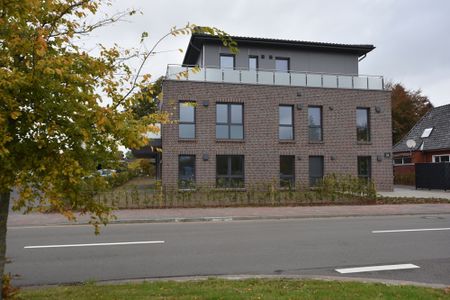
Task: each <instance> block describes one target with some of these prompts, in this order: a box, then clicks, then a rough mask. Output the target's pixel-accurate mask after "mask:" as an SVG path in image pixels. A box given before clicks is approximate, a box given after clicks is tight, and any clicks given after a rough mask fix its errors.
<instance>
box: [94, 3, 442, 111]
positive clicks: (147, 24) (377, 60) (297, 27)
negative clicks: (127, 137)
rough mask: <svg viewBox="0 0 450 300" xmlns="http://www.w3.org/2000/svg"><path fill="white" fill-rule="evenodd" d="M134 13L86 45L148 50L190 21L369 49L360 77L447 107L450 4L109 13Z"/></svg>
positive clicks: (156, 66) (154, 6) (176, 7)
mask: <svg viewBox="0 0 450 300" xmlns="http://www.w3.org/2000/svg"><path fill="white" fill-rule="evenodd" d="M127 8H133V9H138V10H140V11H142V12H143V15H135V16H132V17H130V18H128V21H127V22H120V23H118V24H115V25H113V26H110V27H108V28H105V29H101V30H99V31H96V32H95V34H94V35H93V36H92V37H91V38H90V39H89V41H88V42H87V44H86V47H88V48H93V47H94V46H93V45H94V44H95V43H97V42H101V43H106V44H111V43H114V42H115V43H117V44H119V45H120V46H122V47H136V46H138V43H139V39H140V35H141V33H142V32H143V31H147V32H149V34H150V38H149V40H148V41H147V42H146V45H147V46H148V47H149V46H151V44H152V42H154V41H155V40H156V39H158V38H159V37H161V36H162V35H164V34H165V33H166V32H167V31H168V30H169V29H170V27H172V26H175V25H176V26H183V25H185V24H186V23H187V22H190V23H195V24H198V25H207V26H215V27H218V28H220V29H222V30H224V31H226V32H227V33H229V34H231V35H238V36H252V37H266V38H280V39H293V40H307V41H320V42H335V43H355V44H373V45H375V47H376V49H375V50H373V51H372V52H370V53H369V54H368V55H367V57H366V58H365V59H364V60H363V61H362V62H361V63H360V74H369V75H383V76H384V77H385V79H386V80H388V81H393V82H401V83H403V84H404V85H405V86H406V87H407V88H408V89H414V90H416V89H421V90H422V93H423V94H424V95H426V96H428V97H429V99H430V100H431V102H432V103H433V104H434V105H435V106H439V105H443V104H449V103H450V1H448V0H434V1H425V0H423V1H417V0H390V1H389V0H354V1H350V0H348V1H344V0H341V1H336V0H329V1H327V0H320V1H318V0H314V1H311V0H309V1H301V0H298V1H295V0H277V1H262V0H239V1H238V0H227V1H214V0H191V1H183V0H172V1H171V0H140V1H139V0H126V1H125V0H115V1H113V5H112V6H111V7H110V8H108V9H107V10H102V11H104V12H105V11H107V12H108V13H112V12H118V11H123V10H124V9H127ZM188 39H189V37H177V38H171V39H169V40H167V41H165V42H164V43H163V44H162V45H161V47H160V48H159V49H157V50H159V51H168V52H163V53H160V54H157V55H155V56H154V57H152V60H151V61H149V63H148V65H147V66H146V71H147V72H150V73H152V74H153V75H154V76H159V75H162V74H164V72H165V68H166V65H167V64H170V63H174V64H180V63H181V62H182V59H183V54H181V53H179V52H178V51H177V49H178V48H183V49H186V46H187V43H188Z"/></svg>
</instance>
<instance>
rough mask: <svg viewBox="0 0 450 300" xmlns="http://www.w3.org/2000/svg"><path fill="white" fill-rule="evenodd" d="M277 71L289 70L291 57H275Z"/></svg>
mask: <svg viewBox="0 0 450 300" xmlns="http://www.w3.org/2000/svg"><path fill="white" fill-rule="evenodd" d="M275 71H277V72H289V58H280V57H277V58H276V59H275Z"/></svg>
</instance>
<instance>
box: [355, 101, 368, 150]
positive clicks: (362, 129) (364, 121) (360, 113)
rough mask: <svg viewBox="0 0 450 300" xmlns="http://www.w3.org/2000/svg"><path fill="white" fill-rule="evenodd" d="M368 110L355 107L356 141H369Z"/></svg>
mask: <svg viewBox="0 0 450 300" xmlns="http://www.w3.org/2000/svg"><path fill="white" fill-rule="evenodd" d="M369 117H370V110H369V109H368V108H357V109H356V137H357V139H358V142H370V118H369Z"/></svg>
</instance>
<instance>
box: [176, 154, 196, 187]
mask: <svg viewBox="0 0 450 300" xmlns="http://www.w3.org/2000/svg"><path fill="white" fill-rule="evenodd" d="M178 187H179V188H180V189H190V188H193V187H195V155H180V156H178Z"/></svg>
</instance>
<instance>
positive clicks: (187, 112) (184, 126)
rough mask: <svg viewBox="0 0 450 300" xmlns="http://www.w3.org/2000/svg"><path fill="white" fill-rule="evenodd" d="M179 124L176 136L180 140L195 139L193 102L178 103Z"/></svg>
mask: <svg viewBox="0 0 450 300" xmlns="http://www.w3.org/2000/svg"><path fill="white" fill-rule="evenodd" d="M179 113H180V116H179V117H180V122H179V126H178V136H179V137H180V138H182V139H194V138H195V102H190V101H180V104H179Z"/></svg>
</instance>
